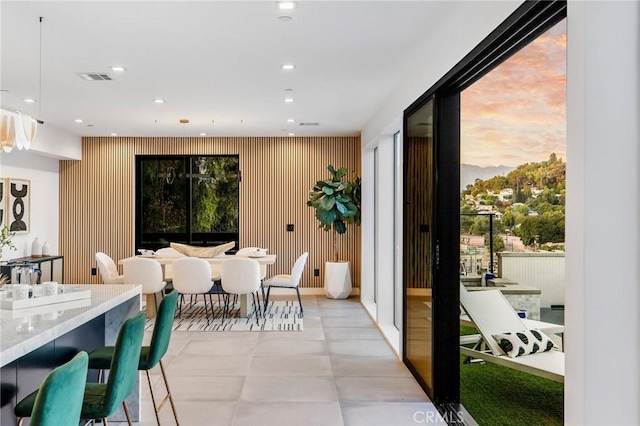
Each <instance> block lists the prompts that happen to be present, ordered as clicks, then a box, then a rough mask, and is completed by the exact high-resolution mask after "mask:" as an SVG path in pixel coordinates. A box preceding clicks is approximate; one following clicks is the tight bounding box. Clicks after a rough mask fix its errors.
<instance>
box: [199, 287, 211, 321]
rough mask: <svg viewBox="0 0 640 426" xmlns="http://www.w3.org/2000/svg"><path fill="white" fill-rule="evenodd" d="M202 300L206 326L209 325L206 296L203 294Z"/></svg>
mask: <svg viewBox="0 0 640 426" xmlns="http://www.w3.org/2000/svg"><path fill="white" fill-rule="evenodd" d="M196 297H197V296H196ZM202 298H203V299H204V317H205V318H206V319H207V324H209V311H208V310H207V295H206V294H203V295H202Z"/></svg>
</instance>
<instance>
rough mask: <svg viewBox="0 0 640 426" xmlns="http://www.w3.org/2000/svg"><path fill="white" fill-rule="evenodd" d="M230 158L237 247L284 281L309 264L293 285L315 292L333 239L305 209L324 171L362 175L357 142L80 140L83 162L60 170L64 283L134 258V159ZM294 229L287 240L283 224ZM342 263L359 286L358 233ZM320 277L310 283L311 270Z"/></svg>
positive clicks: (344, 241) (346, 238) (344, 247)
mask: <svg viewBox="0 0 640 426" xmlns="http://www.w3.org/2000/svg"><path fill="white" fill-rule="evenodd" d="M163 154H166V155H176V154H177V155H181V154H202V155H215V154H238V155H239V157H240V170H241V173H242V181H241V184H240V246H241V247H244V246H261V247H267V248H269V252H270V253H275V254H277V255H278V261H277V262H276V264H275V265H273V266H272V267H270V268H269V271H268V273H269V274H281V273H289V272H290V270H291V268H292V266H293V263H294V262H295V260H296V258H297V257H298V256H299V255H300V254H301V253H302V252H304V251H308V252H309V260H308V262H307V265H306V267H305V270H304V274H303V277H302V282H301V287H316V288H319V287H322V286H323V282H324V281H323V274H324V262H325V261H327V260H331V259H332V256H333V255H332V253H333V240H332V235H333V233H327V232H324V231H322V230H320V229H318V222H317V220H316V218H315V217H314V211H313V209H311V208H310V207H307V206H306V201H307V199H308V196H309V191H310V190H311V188H312V187H313V184H315V182H316V181H317V180H318V179H325V178H327V177H329V172H328V171H327V170H326V167H327V165H328V164H333V165H334V166H336V167H341V166H344V167H347V168H349V169H350V170H353V171H356V172H357V173H358V174H360V170H361V168H360V138H359V137H313V138H304V137H193V138H190V137H185V138H175V137H130V138H127V137H105V138H83V140H82V160H81V161H61V162H60V251H61V254H63V255H64V257H65V281H66V282H68V283H98V282H100V280H99V278H98V277H97V276H92V275H91V268H93V267H95V266H96V263H95V259H94V255H95V253H96V252H97V251H104V252H105V253H107V254H109V255H110V256H111V257H112V258H114V259H115V260H116V262H117V260H118V259H122V258H125V257H128V256H131V255H133V254H135V249H136V247H134V244H135V242H134V240H135V214H134V213H135V156H136V155H163ZM288 223H292V224H294V226H295V230H294V232H286V224H288ZM339 251H340V258H341V259H344V260H349V261H351V265H352V268H351V269H352V271H351V273H352V281H353V283H354V285H355V286H359V283H360V228H357V227H354V226H351V225H350V226H349V229H348V230H347V233H345V234H344V235H343V236H342V237H341V238H340V241H339ZM315 268H317V269H319V270H320V276H319V277H314V276H313V271H314V269H315Z"/></svg>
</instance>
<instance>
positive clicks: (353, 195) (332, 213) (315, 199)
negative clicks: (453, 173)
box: [307, 164, 361, 299]
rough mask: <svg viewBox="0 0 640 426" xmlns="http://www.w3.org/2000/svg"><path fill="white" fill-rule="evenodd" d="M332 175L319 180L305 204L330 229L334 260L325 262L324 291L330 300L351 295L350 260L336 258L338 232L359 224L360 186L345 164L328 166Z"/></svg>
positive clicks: (340, 233) (356, 176) (321, 223)
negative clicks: (348, 226) (349, 225)
mask: <svg viewBox="0 0 640 426" xmlns="http://www.w3.org/2000/svg"><path fill="white" fill-rule="evenodd" d="M327 170H329V173H330V174H331V177H330V178H329V179H324V180H319V181H317V182H316V184H315V185H314V186H313V189H312V190H311V192H309V201H307V206H309V207H313V208H314V209H315V211H316V212H315V215H316V218H317V219H318V221H319V222H320V226H319V227H320V228H322V229H323V230H324V231H327V232H329V231H333V232H334V234H333V250H334V261H333V262H326V264H325V282H324V283H325V293H326V294H327V297H330V298H333V299H343V298H346V297H349V294H351V273H350V271H349V262H347V261H342V262H341V261H339V260H338V239H337V236H338V235H342V234H344V233H345V232H347V224H353V225H356V226H359V225H360V208H361V202H360V200H361V196H360V194H361V185H360V178H359V177H358V175H357V174H356V173H353V174H352V175H351V178H350V179H349V176H348V170H347V168H346V167H340V168H339V169H338V170H336V169H335V168H334V167H333V165H331V164H330V165H329V166H328V167H327Z"/></svg>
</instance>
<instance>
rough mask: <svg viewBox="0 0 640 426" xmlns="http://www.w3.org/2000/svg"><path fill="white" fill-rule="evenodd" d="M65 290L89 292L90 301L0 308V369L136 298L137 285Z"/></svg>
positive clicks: (75, 287) (99, 286)
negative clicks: (24, 307) (11, 308)
mask: <svg viewBox="0 0 640 426" xmlns="http://www.w3.org/2000/svg"><path fill="white" fill-rule="evenodd" d="M65 287H67V289H68V290H67V291H69V290H73V289H77V290H91V298H90V299H81V300H76V301H72V302H64V303H56V304H52V305H45V306H38V307H36V308H26V309H19V310H5V309H0V367H2V366H5V365H7V364H9V363H10V362H12V361H15V360H16V359H18V358H20V357H21V356H23V355H25V354H28V353H29V352H31V351H33V350H34V349H37V348H39V347H41V346H43V345H45V344H47V343H49V342H51V341H53V340H54V339H56V338H58V337H60V336H62V335H64V334H65V333H68V332H69V331H71V330H73V329H75V328H77V327H79V326H81V325H83V324H86V323H87V322H89V321H91V320H92V319H94V318H97V317H99V316H100V315H102V314H104V313H105V312H107V311H109V310H111V309H113V308H114V307H116V306H118V305H120V304H122V303H123V302H125V301H127V300H129V299H131V298H133V297H138V299H140V294H141V292H142V287H141V286H139V285H125V284H104V285H102V284H100V285H95V284H93V285H91V284H87V285H75V284H66V285H65Z"/></svg>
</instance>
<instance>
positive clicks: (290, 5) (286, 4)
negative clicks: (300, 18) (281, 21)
mask: <svg viewBox="0 0 640 426" xmlns="http://www.w3.org/2000/svg"><path fill="white" fill-rule="evenodd" d="M296 7H298V2H295V1H279V2H278V9H280V10H293V9H295V8H296Z"/></svg>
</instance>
